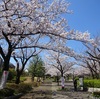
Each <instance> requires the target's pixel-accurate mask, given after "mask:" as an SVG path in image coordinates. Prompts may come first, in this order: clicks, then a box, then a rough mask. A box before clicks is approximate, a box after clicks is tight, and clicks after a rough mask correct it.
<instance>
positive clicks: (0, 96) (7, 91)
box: [0, 88, 14, 99]
mask: <svg viewBox="0 0 100 99" xmlns="http://www.w3.org/2000/svg"><path fill="white" fill-rule="evenodd" d="M12 95H14V89H12V88H4V89H1V90H0V99H3V98H4V97H7V96H12Z"/></svg>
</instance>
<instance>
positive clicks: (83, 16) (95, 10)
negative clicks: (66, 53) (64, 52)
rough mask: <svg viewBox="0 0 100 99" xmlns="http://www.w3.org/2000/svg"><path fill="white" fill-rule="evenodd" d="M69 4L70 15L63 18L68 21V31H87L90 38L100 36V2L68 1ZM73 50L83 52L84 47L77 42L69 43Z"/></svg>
mask: <svg viewBox="0 0 100 99" xmlns="http://www.w3.org/2000/svg"><path fill="white" fill-rule="evenodd" d="M68 2H70V6H69V10H72V11H73V13H72V14H68V15H66V16H64V17H66V19H67V20H68V24H69V27H70V29H75V30H78V31H81V32H85V31H88V32H89V33H90V37H91V38H94V37H95V36H100V0H68ZM68 46H71V47H72V48H73V49H74V50H76V51H78V52H79V51H80V50H82V49H83V50H84V49H85V48H84V46H83V45H82V44H81V43H79V42H75V41H74V42H69V43H68Z"/></svg>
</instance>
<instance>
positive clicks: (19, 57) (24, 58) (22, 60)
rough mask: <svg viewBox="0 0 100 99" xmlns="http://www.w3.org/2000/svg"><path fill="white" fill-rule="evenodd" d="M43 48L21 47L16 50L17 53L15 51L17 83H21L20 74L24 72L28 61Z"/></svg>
mask: <svg viewBox="0 0 100 99" xmlns="http://www.w3.org/2000/svg"><path fill="white" fill-rule="evenodd" d="M40 52H41V50H38V51H37V49H35V48H33V49H32V48H31V49H30V48H25V49H20V50H18V51H16V53H15V52H14V53H13V56H12V57H13V58H14V60H15V61H16V64H17V68H16V74H17V75H16V82H15V83H16V84H19V83H20V76H21V75H22V73H23V70H24V69H25V66H26V64H27V63H28V61H29V60H30V59H31V58H32V57H35V56H36V55H37V54H39V53H40Z"/></svg>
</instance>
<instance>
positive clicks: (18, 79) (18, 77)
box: [15, 72, 21, 84]
mask: <svg viewBox="0 0 100 99" xmlns="http://www.w3.org/2000/svg"><path fill="white" fill-rule="evenodd" d="M20 76H21V72H17V75H16V81H15V83H16V84H19V83H20Z"/></svg>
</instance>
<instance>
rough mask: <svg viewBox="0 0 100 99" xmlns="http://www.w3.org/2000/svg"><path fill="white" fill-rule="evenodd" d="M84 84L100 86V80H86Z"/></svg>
mask: <svg viewBox="0 0 100 99" xmlns="http://www.w3.org/2000/svg"><path fill="white" fill-rule="evenodd" d="M84 86H85V87H95V88H100V80H97V79H91V80H84Z"/></svg>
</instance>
